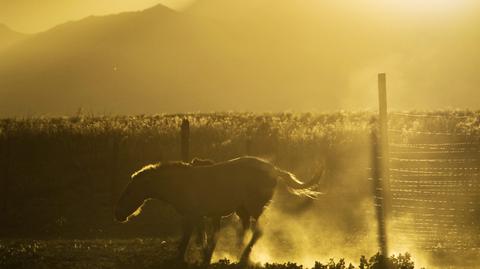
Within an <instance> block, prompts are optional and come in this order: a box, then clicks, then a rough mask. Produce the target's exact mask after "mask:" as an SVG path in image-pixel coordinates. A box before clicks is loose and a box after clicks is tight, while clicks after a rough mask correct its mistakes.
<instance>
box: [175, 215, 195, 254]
mask: <svg viewBox="0 0 480 269" xmlns="http://www.w3.org/2000/svg"><path fill="white" fill-rule="evenodd" d="M193 225H194V220H193V218H189V217H187V218H185V219H184V220H183V223H182V230H183V231H182V232H183V234H182V239H181V240H180V245H179V246H178V256H177V259H178V260H180V261H183V260H184V258H185V253H186V252H187V247H188V243H189V242H190V236H191V235H192V231H193Z"/></svg>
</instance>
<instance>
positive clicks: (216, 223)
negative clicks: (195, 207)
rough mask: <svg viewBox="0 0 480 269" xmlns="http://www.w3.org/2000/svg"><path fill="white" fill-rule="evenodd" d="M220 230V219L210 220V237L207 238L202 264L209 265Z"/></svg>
mask: <svg viewBox="0 0 480 269" xmlns="http://www.w3.org/2000/svg"><path fill="white" fill-rule="evenodd" d="M219 230H220V217H213V218H212V234H211V236H210V237H208V236H207V247H206V249H205V255H204V263H205V264H210V261H211V260H212V255H213V251H214V250H215V246H216V245H217V241H218V232H219Z"/></svg>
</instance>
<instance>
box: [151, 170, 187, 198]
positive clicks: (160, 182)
mask: <svg viewBox="0 0 480 269" xmlns="http://www.w3.org/2000/svg"><path fill="white" fill-rule="evenodd" d="M188 172H189V171H179V172H175V171H172V172H171V173H169V175H168V177H167V178H162V179H153V180H154V183H153V184H152V186H153V189H154V190H153V193H154V195H153V196H154V197H152V198H153V199H158V200H161V201H165V202H167V203H170V204H172V205H174V204H175V203H177V202H178V200H179V198H181V197H182V196H184V193H185V191H186V190H187V189H188V182H187V180H186V179H187V177H188Z"/></svg>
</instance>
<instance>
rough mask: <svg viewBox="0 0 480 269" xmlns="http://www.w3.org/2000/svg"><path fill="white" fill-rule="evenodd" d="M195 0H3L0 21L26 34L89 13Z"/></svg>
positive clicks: (178, 3) (114, 11)
mask: <svg viewBox="0 0 480 269" xmlns="http://www.w3.org/2000/svg"><path fill="white" fill-rule="evenodd" d="M192 1H193V0H41V1H39V0H0V23H4V24H6V25H8V26H9V27H10V28H12V29H14V30H16V31H19V32H25V33H33V32H38V31H43V30H47V29H48V28H51V27H53V26H55V25H57V24H60V23H63V22H66V21H70V20H78V19H81V18H83V17H86V16H89V15H103V14H111V13H117V12H122V11H131V10H141V9H145V8H148V7H150V6H153V5H156V4H159V3H162V4H164V5H167V6H169V7H171V8H175V9H181V8H182V7H184V6H186V5H188V4H189V3H190V2H192Z"/></svg>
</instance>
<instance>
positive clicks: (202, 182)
mask: <svg viewBox="0 0 480 269" xmlns="http://www.w3.org/2000/svg"><path fill="white" fill-rule="evenodd" d="M272 169H274V168H273V166H272V165H271V164H269V163H268V162H266V161H263V160H261V159H258V158H254V157H241V158H237V159H233V160H230V161H226V162H221V163H216V164H214V165H210V166H200V167H194V168H192V178H191V183H192V184H193V185H194V186H192V187H194V188H192V189H195V193H194V194H192V195H193V196H194V197H195V199H196V200H198V206H200V207H205V209H211V210H212V212H209V213H211V214H213V213H214V212H221V213H219V214H226V213H229V211H235V210H236V209H237V208H238V207H240V206H243V207H247V208H252V207H260V208H263V206H264V205H265V204H266V203H268V201H269V200H270V199H271V198H272V196H273V192H274V189H275V186H276V178H274V177H273V176H272V171H271V170H272Z"/></svg>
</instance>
